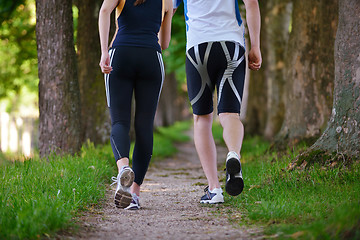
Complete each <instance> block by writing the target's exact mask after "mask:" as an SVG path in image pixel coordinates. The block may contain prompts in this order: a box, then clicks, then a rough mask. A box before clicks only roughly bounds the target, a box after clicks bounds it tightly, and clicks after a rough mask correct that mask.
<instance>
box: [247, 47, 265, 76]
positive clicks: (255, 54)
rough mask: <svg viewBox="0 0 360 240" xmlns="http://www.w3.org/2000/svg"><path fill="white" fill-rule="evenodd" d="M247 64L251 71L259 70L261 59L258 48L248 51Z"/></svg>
mask: <svg viewBox="0 0 360 240" xmlns="http://www.w3.org/2000/svg"><path fill="white" fill-rule="evenodd" d="M248 63H249V64H248V66H249V68H250V69H251V70H254V71H258V70H259V69H260V67H261V63H262V58H261V52H260V48H259V47H253V48H251V49H250V52H249V56H248Z"/></svg>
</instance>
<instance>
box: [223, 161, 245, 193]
mask: <svg viewBox="0 0 360 240" xmlns="http://www.w3.org/2000/svg"><path fill="white" fill-rule="evenodd" d="M226 171H227V173H228V174H229V175H230V179H229V181H227V182H226V184H225V191H226V192H227V193H228V194H229V195H231V196H237V195H239V194H240V193H241V192H242V191H243V189H244V180H243V179H242V177H235V175H236V174H239V173H240V171H241V164H240V161H239V160H238V159H236V158H230V159H228V160H227V161H226Z"/></svg>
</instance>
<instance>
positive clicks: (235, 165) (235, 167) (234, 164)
mask: <svg viewBox="0 0 360 240" xmlns="http://www.w3.org/2000/svg"><path fill="white" fill-rule="evenodd" d="M240 170H241V165H240V162H239V160H238V159H236V158H230V159H228V160H227V161H226V171H227V172H228V174H237V173H239V172H240Z"/></svg>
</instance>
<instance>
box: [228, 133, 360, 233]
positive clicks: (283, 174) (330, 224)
mask: <svg viewBox="0 0 360 240" xmlns="http://www.w3.org/2000/svg"><path fill="white" fill-rule="evenodd" d="M248 141H253V140H252V139H251V140H245V142H244V147H243V152H244V153H243V154H242V156H243V158H242V159H243V165H242V166H243V175H244V182H245V187H244V191H243V193H242V194H241V195H240V196H239V197H229V196H228V197H227V198H228V200H229V204H230V205H233V206H237V207H238V209H239V210H241V211H244V212H245V214H246V220H247V222H248V223H259V224H265V226H266V231H265V233H266V234H269V235H273V236H276V237H277V238H278V239H286V238H295V237H296V238H297V239H343V236H344V235H346V234H347V236H348V237H351V236H353V237H354V238H349V239H356V238H359V237H360V225H359V224H360V207H359V206H360V182H359V179H360V165H359V164H354V165H352V167H351V168H345V167H344V166H342V165H341V164H339V166H337V167H335V168H325V167H324V166H321V165H319V164H315V165H313V166H312V167H310V168H309V169H306V170H298V169H296V170H293V171H288V170H286V167H287V166H288V164H289V163H290V162H291V161H292V160H293V158H294V155H292V154H290V155H288V156H283V157H279V158H278V157H277V156H276V155H275V154H271V153H268V154H264V152H263V154H259V152H258V151H254V152H253V153H254V154H253V155H252V154H251V152H250V151H249V152H246V151H247V148H246V145H247V143H248ZM261 144H262V143H261V142H260V143H259V145H261ZM260 152H261V151H260ZM245 153H246V154H245ZM297 154H298V153H296V154H295V155H297ZM350 209H352V210H351V211H349V210H350ZM351 231H353V232H352V233H349V232H351ZM355 236H356V237H355Z"/></svg>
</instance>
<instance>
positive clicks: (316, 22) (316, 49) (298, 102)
mask: <svg viewBox="0 0 360 240" xmlns="http://www.w3.org/2000/svg"><path fill="white" fill-rule="evenodd" d="M337 9H338V6H337V1H326V0H321V1H312V0H303V1H294V9H293V16H292V21H293V24H292V32H291V34H290V39H289V46H288V52H287V61H286V69H287V73H286V86H285V89H286V90H285V91H286V95H285V119H284V123H283V125H282V129H281V131H280V133H279V134H278V137H279V139H280V143H281V145H282V146H284V144H283V141H286V142H287V143H288V144H290V145H292V144H295V143H296V142H297V141H299V140H306V141H308V142H313V141H314V139H316V138H317V137H319V136H320V133H321V131H322V129H323V128H324V127H325V126H326V125H325V124H326V121H327V119H329V116H330V113H331V103H332V92H333V86H334V84H333V82H334V53H333V46H334V40H335V34H336V27H337Z"/></svg>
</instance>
